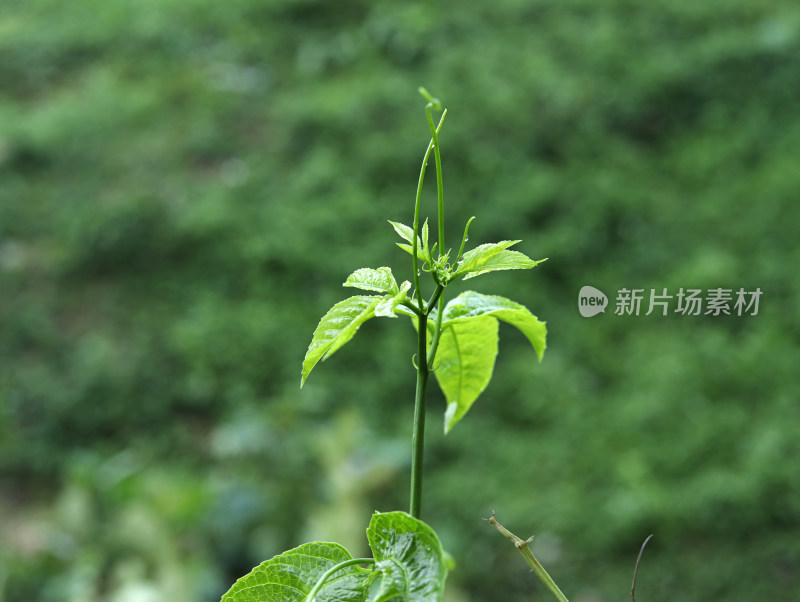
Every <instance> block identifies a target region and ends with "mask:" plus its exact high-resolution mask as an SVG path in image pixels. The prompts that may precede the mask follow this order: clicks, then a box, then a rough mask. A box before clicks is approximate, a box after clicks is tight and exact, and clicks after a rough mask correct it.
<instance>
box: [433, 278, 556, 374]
mask: <svg viewBox="0 0 800 602" xmlns="http://www.w3.org/2000/svg"><path fill="white" fill-rule="evenodd" d="M478 316H493V317H495V318H499V319H500V320H503V321H504V322H507V323H509V324H511V325H512V326H515V327H516V328H518V329H519V330H520V331H522V333H523V334H524V335H525V336H526V337H528V340H529V341H530V342H531V345H533V348H534V349H535V350H536V355H537V357H538V358H539V360H541V359H542V356H543V355H544V350H545V348H546V347H547V342H546V337H547V327H546V326H545V323H544V322H542V321H540V320H539V319H538V318H537V317H536V316H534V315H533V314H532V313H531V312H530V311H529V310H528V308H526V307H525V306H524V305H520V304H519V303H515V302H514V301H511V300H510V299H506V298H505V297H499V296H497V295H482V294H481V293H476V292H475V291H465V292H463V293H461V294H460V295H459V296H458V297H455V298H454V299H451V300H450V302H449V303H448V304H447V305H446V306H445V308H444V316H443V320H442V324H443V325H450V324H454V323H460V322H463V321H465V320H470V319H472V318H475V317H478Z"/></svg>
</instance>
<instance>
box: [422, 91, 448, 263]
mask: <svg viewBox="0 0 800 602" xmlns="http://www.w3.org/2000/svg"><path fill="white" fill-rule="evenodd" d="M432 110H433V103H428V105H427V106H426V107H425V113H426V115H427V116H428V127H429V128H430V130H431V141H432V142H433V156H434V157H435V158H436V198H437V205H438V207H439V219H438V222H439V253H440V254H441V253H444V252H445V250H444V248H445V247H444V187H443V186H442V156H441V153H440V152H439V132H438V131H437V128H436V127H435V126H434V125H433V114H432V112H431V111H432ZM445 115H447V109H445V110H444V112H443V113H442V119H444V116H445Z"/></svg>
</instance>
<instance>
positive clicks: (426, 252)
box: [389, 219, 431, 263]
mask: <svg viewBox="0 0 800 602" xmlns="http://www.w3.org/2000/svg"><path fill="white" fill-rule="evenodd" d="M389 223H390V224H392V227H393V228H394V231H395V232H397V233H398V234H399V235H400V238H402V239H403V240H405V241H406V242H408V244H407V245H406V244H403V243H397V246H398V247H400V248H401V249H403V250H404V251H406V252H407V253H408V254H409V255H413V254H414V250H413V246H412V245H413V244H414V230H413V229H412V228H410V227H409V226H406V225H405V224H401V223H400V222H392V221H390V222H389ZM427 231H428V220H427V219H426V220H425V223H424V224H422V238H420V237H419V236H417V257H419V258H420V259H422V260H423V261H427V262H428V263H431V257H430V249H428V233H427Z"/></svg>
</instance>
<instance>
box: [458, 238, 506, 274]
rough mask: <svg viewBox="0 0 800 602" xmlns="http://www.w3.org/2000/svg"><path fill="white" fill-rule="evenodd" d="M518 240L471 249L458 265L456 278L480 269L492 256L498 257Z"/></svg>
mask: <svg viewBox="0 0 800 602" xmlns="http://www.w3.org/2000/svg"><path fill="white" fill-rule="evenodd" d="M518 242H520V241H518V240H501V241H500V242H492V243H487V244H484V245H478V246H477V247H475V248H474V249H470V250H469V251H467V252H466V253H464V255H462V257H461V261H459V262H458V264H456V272H455V276H459V275H461V274H466V273H468V272H471V271H473V270H477V269H480V266H481V265H483V264H484V263H485V262H486V261H487V260H488V259H489V258H490V257H491V256H492V255H496V254H497V253H499V252H500V251H503V250H505V249H507V248H508V247H511V246H513V245H515V244H517V243H518Z"/></svg>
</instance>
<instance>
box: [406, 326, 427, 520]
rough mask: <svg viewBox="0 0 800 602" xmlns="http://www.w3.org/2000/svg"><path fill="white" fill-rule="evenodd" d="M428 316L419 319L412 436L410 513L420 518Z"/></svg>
mask: <svg viewBox="0 0 800 602" xmlns="http://www.w3.org/2000/svg"><path fill="white" fill-rule="evenodd" d="M427 333H428V316H427V315H426V314H423V315H421V316H420V317H419V327H418V328H417V341H418V343H419V349H418V355H417V357H418V358H419V359H418V361H417V390H416V393H415V395H414V432H413V434H412V436H411V501H410V504H409V511H408V513H409V514H410V515H411V516H413V517H414V518H419V516H420V511H421V509H422V458H423V452H424V449H425V398H426V396H427V390H428V375H429V374H430V371H429V369H428V362H427V358H426V347H427V339H426V337H427Z"/></svg>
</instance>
